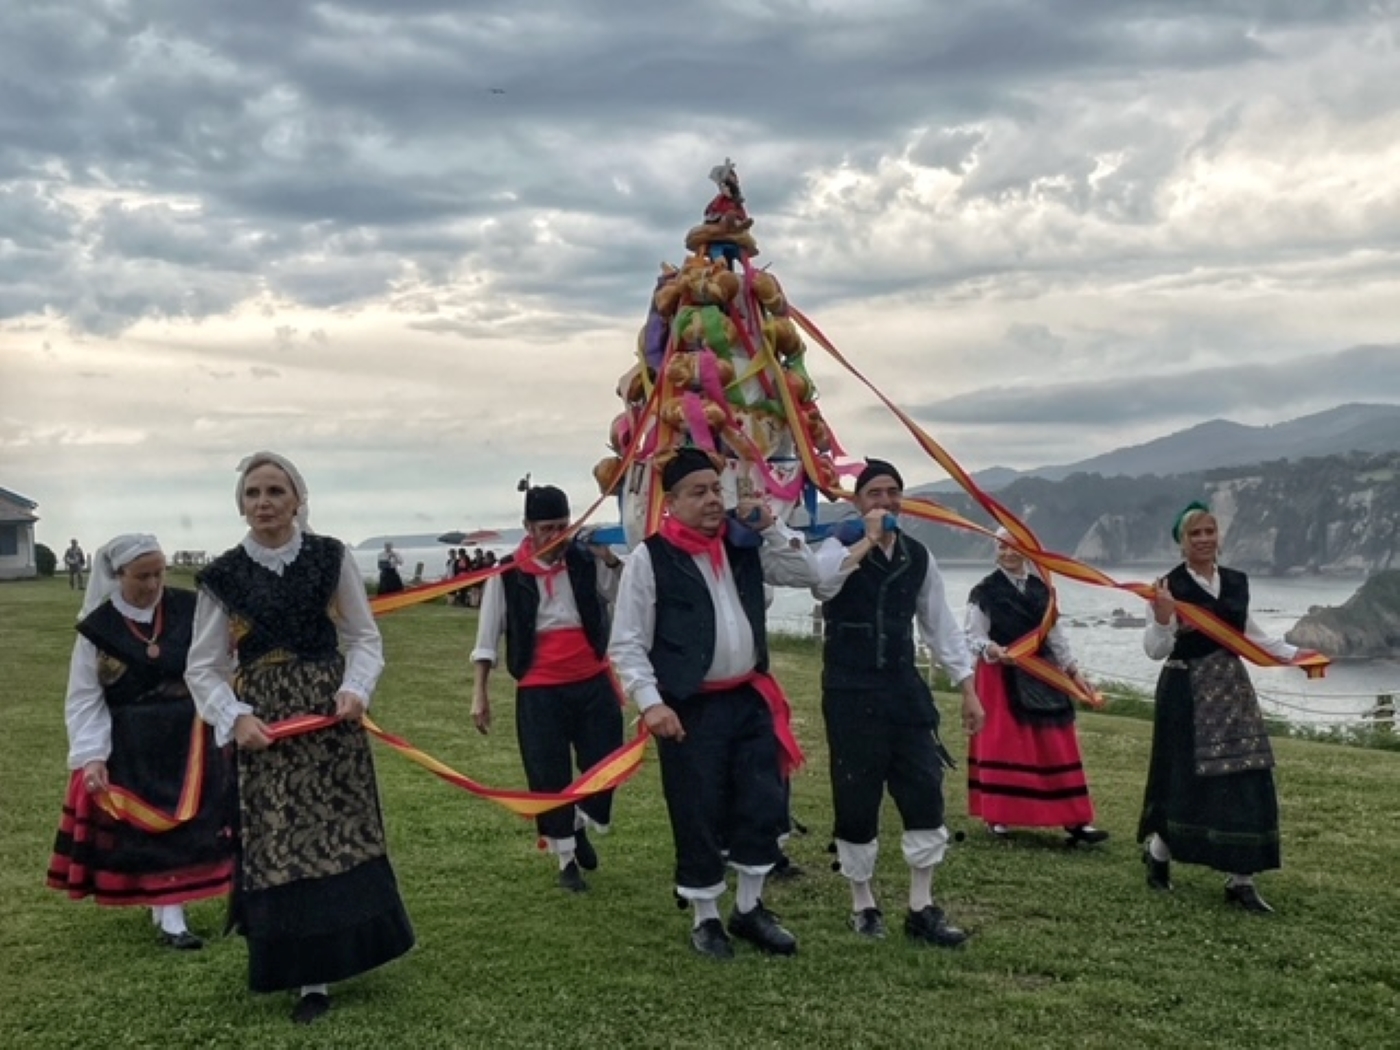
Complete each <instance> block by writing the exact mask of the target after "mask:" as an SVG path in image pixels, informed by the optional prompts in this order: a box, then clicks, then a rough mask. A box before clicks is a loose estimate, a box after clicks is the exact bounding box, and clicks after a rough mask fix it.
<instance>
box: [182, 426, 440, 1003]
mask: <svg viewBox="0 0 1400 1050" xmlns="http://www.w3.org/2000/svg"><path fill="white" fill-rule="evenodd" d="M234 498H235V501H236V503H237V505H238V508H239V511H240V512H241V513H242V515H243V517H244V518H245V519H246V520H247V522H248V528H249V532H248V534H247V535H246V536H245V537H244V538H243V541H242V542H241V543H240V544H239V545H238V546H236V547H234V548H233V549H232V550H230V551H228V552H226V553H224V554H222V555H220V556H219V557H218V558H216V559H215V560H214V561H213V562H212V563H211V564H210V565H209V566H208V567H207V568H206V569H204V570H203V571H202V572H201V573H200V574H199V577H198V582H199V602H198V607H197V609H196V611H195V640H194V645H193V647H192V649H191V652H190V661H189V670H188V672H187V675H186V680H187V681H188V682H189V685H190V690H191V692H192V693H193V694H194V699H195V703H196V705H198V707H199V710H200V713H201V714H202V715H203V716H204V719H205V720H206V721H207V722H209V723H210V724H211V725H213V726H214V729H215V733H216V735H217V739H218V740H219V742H220V743H223V742H226V741H232V742H233V743H234V744H236V745H237V755H238V798H239V805H238V815H239V851H238V873H237V878H236V884H235V888H234V904H233V907H232V908H231V910H230V911H231V914H230V922H231V924H232V925H233V926H234V927H235V928H236V929H238V930H239V931H240V932H241V933H242V934H243V935H244V937H246V938H247V941H248V982H249V986H250V988H251V989H252V990H253V991H255V992H272V991H279V990H293V991H296V992H297V993H298V995H297V1001H296V1005H295V1006H294V1008H293V1011H292V1019H293V1020H294V1021H297V1022H299V1023H303V1024H309V1023H310V1022H312V1021H314V1020H315V1019H316V1018H318V1017H320V1016H321V1015H322V1014H324V1013H325V1012H326V1011H327V1010H329V1009H330V994H329V985H330V984H331V983H332V982H335V981H341V980H345V979H346V978H349V977H353V976H355V975H356V974H359V973H363V972H365V971H366V970H370V969H373V968H374V967H376V966H379V965H381V964H383V963H386V962H389V961H390V960H391V959H395V958H397V957H398V956H400V955H402V954H404V953H405V952H407V951H408V950H409V948H411V947H412V946H413V930H412V927H411V926H410V925H409V921H408V915H407V914H406V913H405V911H404V907H403V902H402V900H401V899H400V897H399V891H398V885H397V882H396V881H395V878H394V872H393V869H392V868H391V867H390V865H389V858H388V853H387V851H386V848H385V841H384V822H383V819H382V817H381V814H380V807H379V794H378V789H377V786H376V784H375V775H374V762H373V759H372V757H371V755H370V745H369V739H368V736H367V735H366V733H365V730H364V727H363V726H362V725H361V718H362V717H363V715H364V713H365V709H366V708H367V707H368V705H369V701H370V697H371V696H372V695H373V693H374V687H375V685H376V683H377V682H378V680H379V675H380V672H381V671H382V670H383V668H384V656H383V646H382V644H381V641H380V637H379V629H378V627H376V626H375V623H374V617H373V615H372V614H371V612H370V608H369V602H368V600H367V599H366V597H365V589H364V583H363V581H362V580H361V579H360V574H359V571H358V570H357V569H356V567H355V563H354V561H353V560H352V559H351V557H350V555H349V553H348V552H347V551H346V549H345V545H344V544H342V543H341V542H340V541H339V540H335V539H331V538H330V537H328V536H318V535H315V534H314V533H312V532H311V530H310V527H309V524H308V506H307V489H306V482H305V481H304V480H303V479H302V476H301V473H300V472H299V471H298V470H297V469H296V467H295V466H293V465H292V464H291V462H289V461H288V460H287V459H285V458H283V457H282V456H279V455H277V454H276V453H274V452H256V453H254V454H253V455H251V456H249V457H247V458H246V459H245V460H244V461H243V462H242V463H240V464H239V468H238V487H237V489H236V490H235V496H234ZM297 715H333V716H335V717H336V718H337V719H339V721H338V722H337V723H336V724H335V725H334V726H331V727H329V728H326V729H321V730H317V731H315V732H311V733H307V734H304V735H301V736H293V737H288V738H285V739H281V740H277V741H275V742H274V740H273V739H272V737H271V736H270V735H269V726H271V725H272V724H274V723H276V722H279V721H282V720H285V719H288V718H291V717H294V716H297Z"/></svg>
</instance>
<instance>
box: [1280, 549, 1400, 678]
mask: <svg viewBox="0 0 1400 1050" xmlns="http://www.w3.org/2000/svg"><path fill="white" fill-rule="evenodd" d="M1284 637H1285V639H1286V640H1287V641H1289V642H1291V643H1292V644H1293V645H1300V646H1302V647H1303V648H1305V649H1316V650H1317V651H1318V652H1321V653H1326V654H1327V655H1328V656H1353V657H1365V658H1371V659H1376V658H1384V657H1394V656H1400V569H1387V570H1385V571H1383V572H1378V573H1375V574H1374V575H1372V576H1371V577H1370V578H1369V579H1368V580H1367V581H1366V582H1365V583H1363V584H1362V585H1361V589H1360V590H1358V591H1357V592H1356V593H1355V594H1353V595H1352V596H1351V597H1350V598H1348V599H1347V600H1346V602H1345V603H1343V604H1342V605H1339V606H1336V607H1333V608H1322V607H1318V606H1314V607H1313V608H1312V609H1310V610H1309V611H1308V614H1307V615H1306V616H1304V617H1303V618H1302V619H1301V620H1299V621H1298V622H1297V623H1296V624H1295V625H1294V626H1293V629H1292V630H1291V631H1289V632H1288V633H1287V634H1286V635H1285V636H1284Z"/></svg>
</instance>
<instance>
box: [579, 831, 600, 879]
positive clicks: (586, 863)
mask: <svg viewBox="0 0 1400 1050" xmlns="http://www.w3.org/2000/svg"><path fill="white" fill-rule="evenodd" d="M574 859H575V860H576V861H578V866H579V867H580V868H582V869H583V870H584V871H597V870H598V851H597V850H596V849H594V848H593V843H591V842H589V841H588V832H587V831H586V830H585V829H583V828H579V829H578V830H577V831H575V832H574Z"/></svg>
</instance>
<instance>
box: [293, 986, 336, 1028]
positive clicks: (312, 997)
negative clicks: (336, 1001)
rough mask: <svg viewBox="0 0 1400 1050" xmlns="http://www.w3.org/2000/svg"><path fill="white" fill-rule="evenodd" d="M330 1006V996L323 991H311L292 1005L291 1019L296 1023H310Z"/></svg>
mask: <svg viewBox="0 0 1400 1050" xmlns="http://www.w3.org/2000/svg"><path fill="white" fill-rule="evenodd" d="M330 1008H331V997H330V996H329V995H327V994H326V993H325V992H311V993H310V994H308V995H303V996H301V998H299V999H298V1000H297V1004H296V1006H294V1007H292V1020H293V1021H294V1022H296V1023H297V1024H310V1023H311V1022H312V1021H314V1020H316V1018H318V1017H322V1016H324V1015H325V1014H326V1013H327V1011H329V1010H330Z"/></svg>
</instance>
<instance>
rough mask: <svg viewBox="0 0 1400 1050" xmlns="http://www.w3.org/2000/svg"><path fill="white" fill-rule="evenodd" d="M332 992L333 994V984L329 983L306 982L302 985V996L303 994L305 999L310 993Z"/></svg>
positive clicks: (327, 993)
mask: <svg viewBox="0 0 1400 1050" xmlns="http://www.w3.org/2000/svg"><path fill="white" fill-rule="evenodd" d="M330 994H331V986H330V985H328V984H304V985H302V986H301V996H302V998H303V999H304V998H306V997H307V996H308V995H330Z"/></svg>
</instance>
